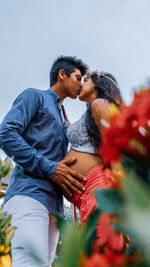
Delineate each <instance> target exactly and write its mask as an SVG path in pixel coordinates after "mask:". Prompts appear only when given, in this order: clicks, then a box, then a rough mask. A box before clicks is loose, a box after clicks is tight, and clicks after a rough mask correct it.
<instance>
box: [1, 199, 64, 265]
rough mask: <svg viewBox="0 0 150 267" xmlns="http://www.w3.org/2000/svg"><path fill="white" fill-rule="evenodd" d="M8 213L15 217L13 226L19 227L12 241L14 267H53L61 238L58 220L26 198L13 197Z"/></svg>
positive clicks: (7, 203)
mask: <svg viewBox="0 0 150 267" xmlns="http://www.w3.org/2000/svg"><path fill="white" fill-rule="evenodd" d="M4 211H5V212H7V214H12V220H11V225H12V226H16V227H17V230H16V232H15V235H14V237H13V239H12V242H11V247H12V248H11V252H12V267H30V266H32V267H38V266H39V267H51V266H52V265H51V264H52V262H53V259H54V256H55V251H56V247H57V243H58V239H59V231H58V229H57V226H56V223H55V217H54V216H53V215H52V214H49V212H48V210H47V208H46V207H45V206H44V205H43V204H41V203H40V202H39V201H37V200H35V199H33V198H31V197H28V196H23V195H16V196H13V197H12V198H10V199H9V200H8V201H7V202H6V204H5V205H4ZM17 247H23V248H24V249H17ZM33 254H34V255H35V257H33Z"/></svg>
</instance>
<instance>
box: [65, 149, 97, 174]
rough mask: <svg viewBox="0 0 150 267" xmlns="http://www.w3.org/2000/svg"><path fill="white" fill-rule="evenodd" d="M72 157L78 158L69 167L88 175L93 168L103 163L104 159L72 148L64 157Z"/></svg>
mask: <svg viewBox="0 0 150 267" xmlns="http://www.w3.org/2000/svg"><path fill="white" fill-rule="evenodd" d="M72 157H74V158H75V159H76V162H75V163H74V164H72V165H70V166H69V167H70V168H71V169H73V170H74V171H76V172H78V173H80V174H82V175H86V174H87V173H88V172H89V171H90V170H91V169H93V168H94V167H95V166H97V165H99V164H101V163H102V160H101V158H100V157H99V156H98V155H95V154H91V153H85V152H79V151H76V150H74V149H71V150H70V151H69V152H68V153H67V155H66V156H65V158H64V159H69V158H72Z"/></svg>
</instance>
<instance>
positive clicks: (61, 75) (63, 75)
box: [58, 70, 68, 81]
mask: <svg viewBox="0 0 150 267" xmlns="http://www.w3.org/2000/svg"><path fill="white" fill-rule="evenodd" d="M67 77H68V76H67V74H66V72H65V71H64V70H60V71H59V72H58V79H59V80H60V81H63V80H65V79H67Z"/></svg>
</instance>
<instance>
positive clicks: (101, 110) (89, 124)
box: [65, 72, 122, 248]
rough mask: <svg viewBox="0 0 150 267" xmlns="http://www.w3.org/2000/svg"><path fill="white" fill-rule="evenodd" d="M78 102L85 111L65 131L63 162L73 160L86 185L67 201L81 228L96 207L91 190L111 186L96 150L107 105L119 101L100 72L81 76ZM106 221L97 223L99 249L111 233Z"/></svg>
mask: <svg viewBox="0 0 150 267" xmlns="http://www.w3.org/2000/svg"><path fill="white" fill-rule="evenodd" d="M79 99H80V100H81V101H85V102H87V110H86V112H85V113H84V114H83V116H82V117H81V118H80V119H79V120H78V121H77V122H75V123H74V124H72V125H71V126H70V128H69V130H68V139H69V141H70V143H71V149H70V151H69V152H68V154H67V155H66V157H65V159H68V158H72V157H75V158H76V162H75V163H74V164H73V165H72V166H71V168H72V169H73V170H75V171H78V172H79V173H81V174H82V175H84V176H85V177H86V182H83V184H84V187H85V191H84V192H83V193H80V194H77V193H75V194H74V195H73V198H72V199H69V201H71V202H72V203H74V205H75V206H77V207H78V208H79V211H80V221H81V223H82V224H84V223H85V222H86V220H87V218H88V216H89V215H90V213H91V212H92V211H93V209H94V208H95V207H96V199H95V197H94V195H93V193H92V191H93V189H95V188H101V187H103V188H108V187H112V185H113V182H112V180H111V179H110V178H108V177H107V176H106V175H105V172H104V166H103V164H102V158H101V156H100V155H98V154H97V148H98V147H99V146H100V144H101V139H102V138H101V137H102V132H103V129H104V127H105V126H104V125H105V124H106V123H108V122H109V120H110V107H109V103H114V104H116V105H117V106H119V104H120V103H121V101H122V99H121V94H120V90H119V88H118V86H117V81H116V80H115V78H114V77H113V76H112V75H111V74H109V73H104V72H101V73H99V72H92V73H90V72H88V73H87V74H86V75H85V76H84V83H83V85H82V89H81V91H80V95H79ZM67 199H68V197H67ZM109 219H110V217H109V216H108V215H106V214H103V215H102V216H101V219H100V221H99V223H98V226H97V238H98V243H99V245H102V244H104V243H105V242H106V240H107V234H108V233H109V234H110V232H111V231H110V228H112V227H110V226H109V225H108V221H110V220H109ZM113 231H114V230H113ZM120 241H121V246H122V239H120V235H119V236H118V242H120ZM119 244H120V243H119ZM118 247H119V248H120V245H117V248H118Z"/></svg>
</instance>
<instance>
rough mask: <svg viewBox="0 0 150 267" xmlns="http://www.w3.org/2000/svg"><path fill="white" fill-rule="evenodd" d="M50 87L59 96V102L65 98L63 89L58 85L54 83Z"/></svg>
mask: <svg viewBox="0 0 150 267" xmlns="http://www.w3.org/2000/svg"><path fill="white" fill-rule="evenodd" d="M51 89H52V90H53V91H54V92H55V93H56V94H57V95H58V96H59V98H60V100H61V102H62V101H63V100H64V99H65V98H66V94H65V93H64V91H63V89H60V86H59V85H57V83H55V84H54V85H52V86H51Z"/></svg>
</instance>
